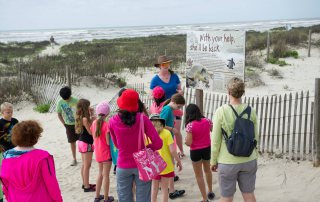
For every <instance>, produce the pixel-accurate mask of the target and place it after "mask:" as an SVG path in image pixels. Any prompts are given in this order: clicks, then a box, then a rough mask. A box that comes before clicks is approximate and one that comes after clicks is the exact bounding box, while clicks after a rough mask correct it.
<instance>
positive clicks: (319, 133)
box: [313, 78, 320, 167]
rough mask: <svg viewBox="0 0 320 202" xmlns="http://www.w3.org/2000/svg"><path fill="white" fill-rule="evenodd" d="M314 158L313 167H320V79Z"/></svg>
mask: <svg viewBox="0 0 320 202" xmlns="http://www.w3.org/2000/svg"><path fill="white" fill-rule="evenodd" d="M313 127H314V136H313V137H314V138H313V139H314V143H315V144H314V146H315V147H314V152H313V153H314V158H313V166H314V167H319V166H320V78H316V81H315V89H314V124H313Z"/></svg>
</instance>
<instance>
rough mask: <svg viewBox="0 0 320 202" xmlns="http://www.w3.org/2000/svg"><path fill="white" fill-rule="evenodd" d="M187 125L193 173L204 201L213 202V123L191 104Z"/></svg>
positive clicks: (186, 119)
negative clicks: (211, 135)
mask: <svg viewBox="0 0 320 202" xmlns="http://www.w3.org/2000/svg"><path fill="white" fill-rule="evenodd" d="M185 124H186V132H187V136H186V139H185V144H186V145H187V146H190V158H191V161H192V166H193V171H194V174H195V176H196V179H197V183H198V187H199V189H200V192H201V195H202V200H203V201H204V202H207V201H208V199H210V200H213V198H214V196H215V194H214V193H213V192H212V173H211V170H210V155H211V147H210V145H211V140H210V131H211V130H212V122H211V120H209V119H207V118H205V117H204V116H203V115H202V114H201V112H200V109H199V107H198V106H197V105H195V104H189V105H188V106H187V108H186V116H185ZM202 167H203V171H204V173H205V176H206V181H207V186H208V190H209V193H208V194H207V193H206V187H205V182H204V179H203V173H202Z"/></svg>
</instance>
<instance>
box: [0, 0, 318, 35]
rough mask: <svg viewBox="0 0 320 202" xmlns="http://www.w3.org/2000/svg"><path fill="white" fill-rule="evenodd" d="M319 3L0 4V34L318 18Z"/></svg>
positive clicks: (54, 0)
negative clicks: (64, 29) (68, 29)
mask: <svg viewBox="0 0 320 202" xmlns="http://www.w3.org/2000/svg"><path fill="white" fill-rule="evenodd" d="M319 8H320V1H319V0H161V1H160V0H158V1H154V0H0V30H33V29H59V28H62V29H63V28H94V27H122V26H143V25H170V24H195V23H223V22H240V21H241V22H242V21H261V20H278V19H284V20H285V19H301V18H320V11H319Z"/></svg>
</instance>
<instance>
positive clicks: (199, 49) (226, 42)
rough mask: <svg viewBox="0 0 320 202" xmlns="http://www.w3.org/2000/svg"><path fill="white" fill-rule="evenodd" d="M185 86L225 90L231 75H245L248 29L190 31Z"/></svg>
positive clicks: (216, 90)
mask: <svg viewBox="0 0 320 202" xmlns="http://www.w3.org/2000/svg"><path fill="white" fill-rule="evenodd" d="M186 59H187V67H186V86H187V87H189V88H195V89H203V90H209V91H215V92H226V91H227V89H226V84H227V83H228V81H229V80H230V79H231V78H232V77H239V78H242V79H244V62H245V31H205V32H204V31H194V32H189V33H188V34H187V55H186Z"/></svg>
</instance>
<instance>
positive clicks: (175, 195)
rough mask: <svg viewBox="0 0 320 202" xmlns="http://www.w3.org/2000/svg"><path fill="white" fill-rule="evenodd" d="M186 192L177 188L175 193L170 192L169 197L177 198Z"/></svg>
mask: <svg viewBox="0 0 320 202" xmlns="http://www.w3.org/2000/svg"><path fill="white" fill-rule="evenodd" d="M185 192H186V191H185V190H175V191H174V192H173V193H169V198H170V199H175V198H178V197H181V196H182V195H183V194H184V193H185Z"/></svg>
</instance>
